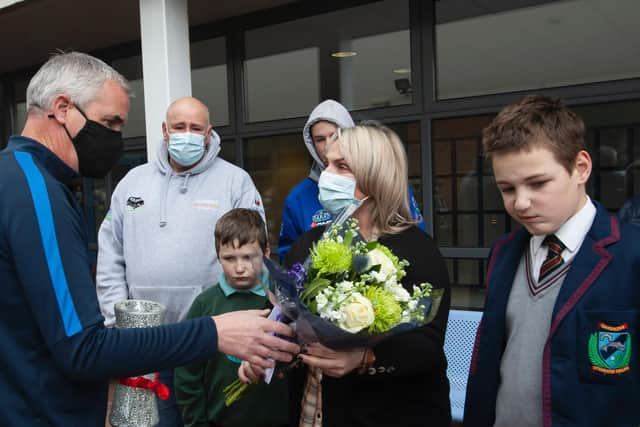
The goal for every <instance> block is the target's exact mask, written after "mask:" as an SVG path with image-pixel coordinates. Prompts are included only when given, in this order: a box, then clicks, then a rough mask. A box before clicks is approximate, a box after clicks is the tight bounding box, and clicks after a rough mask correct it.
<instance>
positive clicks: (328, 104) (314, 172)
mask: <svg viewBox="0 0 640 427" xmlns="http://www.w3.org/2000/svg"><path fill="white" fill-rule="evenodd" d="M320 121H326V122H331V123H334V124H335V125H337V126H338V127H339V128H352V127H354V126H355V123H354V122H353V119H352V118H351V115H350V114H349V112H348V111H347V109H346V108H344V107H343V106H342V104H340V103H339V102H336V101H334V100H333V99H327V100H326V101H323V102H321V103H320V104H318V105H317V106H316V108H314V109H313V111H312V112H311V114H309V119H308V120H307V123H306V124H305V125H304V128H303V129H302V137H303V138H304V143H305V145H306V146H307V150H309V154H311V157H312V158H313V163H312V164H311V171H309V178H311V179H312V180H314V181H316V182H317V181H318V178H320V173H321V172H322V170H323V169H324V168H325V167H326V165H325V164H324V163H323V162H322V159H320V156H319V155H318V153H317V152H316V148H315V146H314V145H313V139H312V138H311V126H313V125H314V124H316V123H318V122H320Z"/></svg>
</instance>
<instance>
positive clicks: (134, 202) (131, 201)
mask: <svg viewBox="0 0 640 427" xmlns="http://www.w3.org/2000/svg"><path fill="white" fill-rule="evenodd" d="M140 206H144V200H142V197H135V196H131V197H129V198H128V199H127V209H128V210H129V211H134V210H135V209H138V208H139V207H140Z"/></svg>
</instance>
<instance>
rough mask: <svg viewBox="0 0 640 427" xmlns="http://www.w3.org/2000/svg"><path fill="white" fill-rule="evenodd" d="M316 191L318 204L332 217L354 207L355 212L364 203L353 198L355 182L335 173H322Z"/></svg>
mask: <svg viewBox="0 0 640 427" xmlns="http://www.w3.org/2000/svg"><path fill="white" fill-rule="evenodd" d="M318 190H319V193H318V199H319V200H320V204H321V205H322V207H323V208H325V209H326V210H327V212H329V213H330V214H331V215H333V216H336V215H337V214H339V213H340V212H342V211H344V210H345V209H346V208H349V207H355V209H353V211H355V210H356V209H357V208H359V207H360V206H361V205H362V203H363V202H364V200H359V199H356V197H355V192H356V180H355V179H353V178H349V177H346V176H342V175H338V174H335V173H331V172H327V171H323V172H322V173H321V174H320V179H319V180H318ZM353 211H352V212H353Z"/></svg>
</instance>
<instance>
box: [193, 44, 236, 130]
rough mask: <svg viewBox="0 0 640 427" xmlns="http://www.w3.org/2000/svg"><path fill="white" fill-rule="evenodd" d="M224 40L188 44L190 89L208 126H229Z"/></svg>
mask: <svg viewBox="0 0 640 427" xmlns="http://www.w3.org/2000/svg"><path fill="white" fill-rule="evenodd" d="M225 42H226V39H225V38H224V37H218V38H215V39H210V40H202V41H198V42H195V43H191V87H192V92H193V96H195V97H196V98H198V99H199V100H201V101H202V102H203V103H204V104H205V105H206V106H207V107H208V108H209V115H210V116H211V124H213V126H214V127H216V126H225V125H228V124H229V101H228V98H229V95H228V92H227V90H228V89H227V64H226V53H227V50H226V47H225Z"/></svg>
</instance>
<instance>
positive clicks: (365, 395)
mask: <svg viewBox="0 0 640 427" xmlns="http://www.w3.org/2000/svg"><path fill="white" fill-rule="evenodd" d="M323 231H324V227H318V228H315V229H313V230H310V231H308V232H307V233H305V234H303V235H302V236H301V237H300V238H299V239H298V240H297V241H296V242H295V243H294V245H293V246H292V247H291V249H290V251H289V253H288V254H287V259H286V262H285V264H286V265H287V266H288V267H290V266H292V265H293V264H294V263H296V262H303V261H304V260H305V258H306V257H307V255H308V254H309V249H310V248H311V245H312V244H313V242H315V241H316V240H318V239H319V238H320V236H321V234H322V232H323ZM378 241H379V242H380V243H381V244H383V245H385V246H387V247H389V249H391V251H392V252H393V253H394V254H395V255H396V256H398V257H399V258H401V259H406V260H407V261H409V263H410V264H409V266H408V267H407V268H406V271H407V275H406V276H405V277H404V278H403V280H402V284H403V286H404V287H405V288H406V289H407V290H409V291H411V289H412V286H413V285H414V284H415V285H417V284H420V283H422V282H430V283H431V284H432V285H433V287H434V288H444V289H445V292H444V297H443V298H442V302H441V305H440V308H439V311H438V314H437V316H436V318H435V319H434V320H433V321H432V322H431V323H430V324H428V325H426V326H423V327H420V328H417V329H414V330H412V331H409V332H405V333H400V334H398V335H396V336H393V337H391V338H389V339H387V340H385V341H383V342H381V343H380V344H378V345H377V346H376V347H375V348H374V349H373V350H374V353H375V355H376V363H375V367H376V368H377V371H378V372H379V373H377V374H375V375H369V374H364V375H359V374H357V373H351V374H348V375H346V376H344V377H342V378H330V377H327V376H324V377H323V379H322V411H323V420H322V421H323V423H322V424H323V427H347V426H350V427H357V426H368V427H373V426H375V427H383V426H389V427H392V426H393V427H396V426H403V427H409V426H430V427H439V426H442V427H444V426H447V427H448V426H449V425H450V424H451V416H450V405H449V382H448V380H447V375H446V369H447V362H446V359H445V356H444V351H443V344H444V335H445V331H446V327H447V319H448V316H449V306H450V302H451V293H450V289H449V275H448V273H447V268H446V265H445V262H444V259H443V258H442V255H441V254H440V252H439V250H438V247H437V245H436V243H435V241H434V240H433V239H432V238H431V237H429V236H428V235H427V234H425V233H424V232H423V231H422V230H420V229H419V228H417V227H415V226H412V227H410V228H409V229H407V230H405V231H403V232H401V233H399V234H395V235H383V236H381V237H380V238H379V239H378ZM390 367H393V369H391V370H389V369H388V368H390ZM389 371H391V372H389ZM305 378H306V369H297V370H294V371H293V372H291V377H290V384H291V390H290V396H291V399H292V400H291V404H290V408H291V423H292V425H298V420H299V418H300V402H301V400H302V392H303V388H304V381H305Z"/></svg>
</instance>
